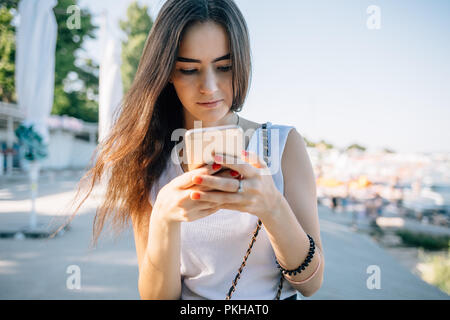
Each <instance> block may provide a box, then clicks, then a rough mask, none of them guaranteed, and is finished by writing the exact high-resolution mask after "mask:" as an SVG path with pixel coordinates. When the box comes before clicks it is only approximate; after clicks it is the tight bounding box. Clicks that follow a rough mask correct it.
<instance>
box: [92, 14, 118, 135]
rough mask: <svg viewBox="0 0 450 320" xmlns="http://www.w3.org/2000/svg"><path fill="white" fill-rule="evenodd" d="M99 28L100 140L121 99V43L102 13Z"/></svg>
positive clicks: (110, 124) (109, 124)
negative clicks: (100, 51) (100, 52)
mask: <svg viewBox="0 0 450 320" xmlns="http://www.w3.org/2000/svg"><path fill="white" fill-rule="evenodd" d="M102 20H103V21H102V24H101V30H100V39H101V47H102V54H101V61H100V71H99V135H98V141H99V142H101V141H102V140H103V139H104V138H105V137H106V136H107V135H108V134H109V132H110V129H111V126H112V123H113V120H114V119H113V116H114V112H115V111H116V109H117V108H118V107H119V105H120V102H121V100H122V95H123V94H122V91H123V86H122V77H121V74H120V65H121V58H120V54H121V43H120V41H118V40H119V39H118V38H117V37H115V36H114V32H113V29H112V28H111V26H110V24H109V21H108V16H107V14H106V13H103V17H102Z"/></svg>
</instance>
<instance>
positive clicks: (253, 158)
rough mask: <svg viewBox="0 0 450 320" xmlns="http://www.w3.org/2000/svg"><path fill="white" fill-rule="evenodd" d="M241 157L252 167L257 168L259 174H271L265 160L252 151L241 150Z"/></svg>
mask: <svg viewBox="0 0 450 320" xmlns="http://www.w3.org/2000/svg"><path fill="white" fill-rule="evenodd" d="M241 158H242V160H243V161H245V162H247V163H249V164H250V165H252V166H253V167H255V168H257V169H258V170H257V171H258V173H259V174H260V175H271V174H272V173H271V171H270V168H269V167H268V165H267V163H266V161H264V159H263V158H262V157H261V156H260V155H258V154H257V153H256V152H253V151H243V152H242V155H241Z"/></svg>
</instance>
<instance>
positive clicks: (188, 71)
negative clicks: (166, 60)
mask: <svg viewBox="0 0 450 320" xmlns="http://www.w3.org/2000/svg"><path fill="white" fill-rule="evenodd" d="M196 71H197V69H191V70H185V69H180V72H181V73H184V74H193V73H195V72H196Z"/></svg>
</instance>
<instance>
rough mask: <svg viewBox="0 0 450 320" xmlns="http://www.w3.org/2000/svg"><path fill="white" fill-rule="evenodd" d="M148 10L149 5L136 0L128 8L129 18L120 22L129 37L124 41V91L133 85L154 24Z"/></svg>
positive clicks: (122, 73) (122, 71) (122, 67)
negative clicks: (141, 4) (140, 4)
mask: <svg viewBox="0 0 450 320" xmlns="http://www.w3.org/2000/svg"><path fill="white" fill-rule="evenodd" d="M147 11H148V7H147V6H145V5H144V6H142V7H140V6H139V4H138V3H137V1H134V2H132V3H131V4H130V5H129V7H128V9H127V20H124V21H122V20H121V21H120V22H119V24H120V28H121V29H122V30H123V31H124V32H125V34H126V36H127V39H126V40H125V41H123V42H122V66H121V75H122V83H123V90H124V92H127V91H128V89H129V88H130V87H131V83H132V82H133V79H134V76H135V74H136V71H137V67H138V65H139V60H140V59H141V55H142V51H143V50H144V45H145V40H146V39H147V35H148V33H149V31H150V29H151V28H152V26H153V20H152V18H151V17H150V16H149V14H148V13H147Z"/></svg>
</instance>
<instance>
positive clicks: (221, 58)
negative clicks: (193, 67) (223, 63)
mask: <svg viewBox="0 0 450 320" xmlns="http://www.w3.org/2000/svg"><path fill="white" fill-rule="evenodd" d="M230 57H231V55H230V54H229V53H228V54H226V55H224V56H221V57H218V58H215V59H214V60H213V61H212V62H217V61H220V60H228V59H230ZM177 61H180V62H197V63H200V62H201V61H200V60H197V59H191V58H184V57H177Z"/></svg>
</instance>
